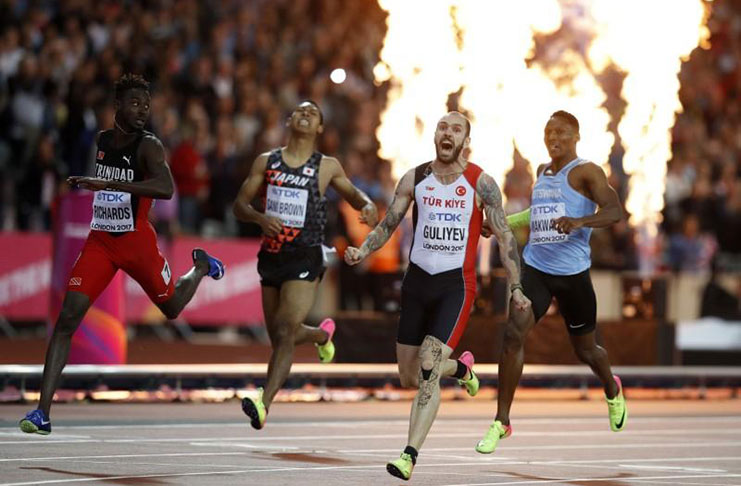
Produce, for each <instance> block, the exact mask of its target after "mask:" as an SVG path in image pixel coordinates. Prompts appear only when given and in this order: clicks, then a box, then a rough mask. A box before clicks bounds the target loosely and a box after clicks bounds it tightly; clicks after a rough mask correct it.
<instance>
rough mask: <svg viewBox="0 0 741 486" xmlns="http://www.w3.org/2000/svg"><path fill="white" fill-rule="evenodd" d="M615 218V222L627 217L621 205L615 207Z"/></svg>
mask: <svg viewBox="0 0 741 486" xmlns="http://www.w3.org/2000/svg"><path fill="white" fill-rule="evenodd" d="M613 219H614V221H613V223H619V222H620V221H622V220H624V219H625V212H624V211H623V208H621V207H620V206H618V207H617V208H615V217H614V218H613Z"/></svg>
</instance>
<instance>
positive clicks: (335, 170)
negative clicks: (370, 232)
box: [324, 157, 378, 228]
mask: <svg viewBox="0 0 741 486" xmlns="http://www.w3.org/2000/svg"><path fill="white" fill-rule="evenodd" d="M324 162H325V163H327V164H330V165H331V171H332V172H331V174H332V178H331V179H330V180H329V184H330V185H331V186H332V187H334V188H335V190H336V191H337V192H338V193H339V194H340V196H342V198H343V199H345V200H346V201H347V202H349V203H350V206H352V207H353V208H355V209H357V210H358V211H360V221H361V222H362V223H365V224H367V225H368V226H370V227H371V228H373V227H374V226H376V224H378V209H377V208H376V205H375V204H374V203H373V201H371V199H370V198H369V197H368V195H367V194H366V193H364V192H363V191H361V190H360V189H358V188H357V187H355V185H354V184H353V183H352V182H350V179H348V178H347V174H345V169H343V168H342V166H341V165H340V163H339V162H338V161H337V159H335V158H334V157H325V159H324Z"/></svg>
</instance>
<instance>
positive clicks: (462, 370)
mask: <svg viewBox="0 0 741 486" xmlns="http://www.w3.org/2000/svg"><path fill="white" fill-rule="evenodd" d="M455 362H456V363H458V368H456V370H455V373H454V374H453V378H458V379H459V380H462V379H463V378H464V377H465V376H466V373H468V366H466V365H464V364H463V363H461V362H460V361H458V360H456V361H455Z"/></svg>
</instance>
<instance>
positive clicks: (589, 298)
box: [522, 264, 597, 336]
mask: <svg viewBox="0 0 741 486" xmlns="http://www.w3.org/2000/svg"><path fill="white" fill-rule="evenodd" d="M522 288H523V293H524V294H525V296H527V298H528V299H530V301H531V302H532V303H533V313H534V314H535V322H538V321H539V320H540V318H541V317H543V316H544V315H545V313H546V311H547V310H548V307H549V306H550V305H551V299H552V298H553V297H555V298H556V301H557V302H558V308H559V309H560V310H561V315H562V316H563V318H564V321H565V323H566V328H567V329H568V331H569V334H572V335H574V336H581V335H583V334H587V333H590V332H592V331H594V328H595V326H596V324H597V298H596V297H595V295H594V287H593V286H592V279H591V278H590V277H589V269H587V270H584V271H583V272H581V273H577V274H576V275H551V274H549V273H545V272H541V271H540V270H538V269H537V268H533V267H531V266H530V265H528V264H523V268H522Z"/></svg>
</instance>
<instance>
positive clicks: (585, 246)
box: [476, 111, 628, 454]
mask: <svg viewBox="0 0 741 486" xmlns="http://www.w3.org/2000/svg"><path fill="white" fill-rule="evenodd" d="M544 141H545V144H546V147H547V149H548V155H550V157H551V161H550V163H548V164H543V165H541V166H540V167H539V168H538V178H537V180H536V182H535V187H534V188H533V195H532V202H531V205H530V208H528V209H527V210H526V211H523V212H522V213H519V214H517V215H512V216H511V217H509V218H508V222H509V223H510V226H512V227H516V226H519V225H525V224H529V225H530V238H529V241H528V244H527V246H526V247H525V249H524V251H523V260H524V261H525V264H524V265H523V268H522V290H523V293H524V294H525V296H526V297H527V298H528V299H530V301H531V302H532V306H530V307H529V308H527V309H524V310H518V309H514V308H512V307H510V316H509V319H508V320H507V325H506V330H505V333H504V343H503V346H502V355H501V358H500V360H499V390H498V395H497V415H496V418H495V420H494V422H493V423H492V424H491V426H490V427H489V430H488V432H487V433H486V435H485V436H484V438H483V439H482V440H481V441H479V443H478V444H477V445H476V450H477V451H478V452H480V453H482V454H490V453H492V452H494V449H495V448H496V446H497V443H498V442H499V440H500V439H502V438H505V437H508V436H509V435H510V434H511V433H512V427H511V426H510V421H509V410H510V407H511V405H512V399H513V398H514V394H515V389H516V388H517V384H518V382H519V381H520V376H521V374H522V365H523V357H524V351H523V345H524V343H525V338H526V336H527V334H528V333H529V332H530V330H531V329H532V328H533V326H534V325H535V323H536V322H537V321H539V320H540V318H541V317H543V315H544V314H545V313H546V311H547V310H548V307H549V306H550V304H551V299H553V298H554V297H555V298H556V300H557V301H558V306H559V309H560V311H561V314H562V315H563V317H564V321H565V324H566V328H567V330H568V332H569V337H570V339H571V344H572V345H573V347H574V351H575V352H576V355H577V356H578V357H579V359H580V360H581V361H583V362H584V363H586V364H588V365H589V366H590V367H591V368H592V371H594V374H595V375H597V377H598V378H599V379H600V381H601V382H602V384H603V386H604V389H605V398H606V399H607V405H608V411H609V418H610V428H611V429H612V430H613V431H615V432H618V431H620V430H622V429H623V428H624V427H625V424H626V421H627V418H628V411H627V408H626V406H625V398H624V396H623V389H622V385H621V383H620V378H618V377H617V376H614V375H613V374H612V371H611V369H610V361H609V359H608V357H607V352H606V351H605V350H604V349H603V348H602V347H600V346H598V345H597V343H596V342H595V339H594V331H595V326H596V320H597V300H596V298H595V294H594V288H593V287H592V281H591V279H590V277H589V267H590V266H591V258H590V251H589V237H590V235H591V233H592V228H602V227H605V226H610V225H611V224H614V223H616V222H618V221H620V219H621V218H622V208H621V205H620V201H619V199H618V196H617V193H616V192H615V191H614V190H613V189H612V187H610V185H609V184H608V182H607V177H606V176H605V173H604V171H603V170H602V169H601V168H600V167H599V166H598V165H596V164H594V163H592V162H589V161H587V160H584V159H581V158H579V157H578V156H577V155H576V143H577V142H578V141H579V121H578V120H577V119H576V117H575V116H574V115H572V114H571V113H567V112H565V111H557V112H555V113H553V115H551V117H550V119H549V120H548V123H547V124H546V126H545V137H544Z"/></svg>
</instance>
